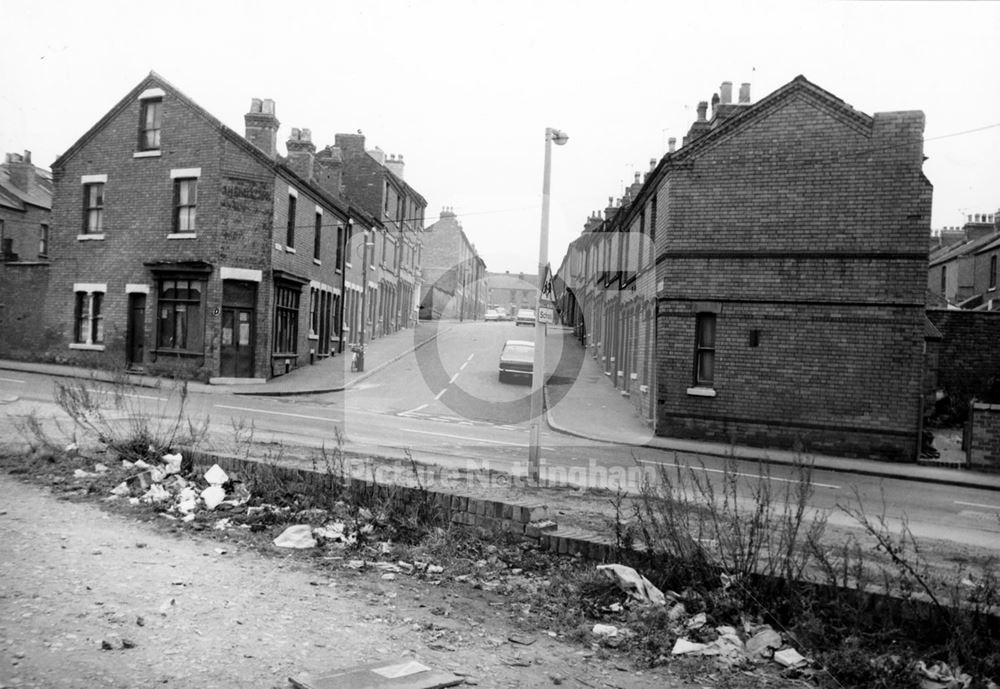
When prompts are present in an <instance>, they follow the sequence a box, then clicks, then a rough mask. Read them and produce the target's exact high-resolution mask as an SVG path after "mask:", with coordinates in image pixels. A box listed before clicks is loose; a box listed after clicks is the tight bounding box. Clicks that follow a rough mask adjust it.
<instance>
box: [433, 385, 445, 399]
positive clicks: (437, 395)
mask: <svg viewBox="0 0 1000 689" xmlns="http://www.w3.org/2000/svg"><path fill="white" fill-rule="evenodd" d="M447 390H448V388H445V389H444V390H442V391H441V392H439V393H438V394H436V395H434V399H436V400H439V399H441V395H443V394H444V393H445V392H446V391H447Z"/></svg>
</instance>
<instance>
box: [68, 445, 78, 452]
mask: <svg viewBox="0 0 1000 689" xmlns="http://www.w3.org/2000/svg"><path fill="white" fill-rule="evenodd" d="M79 449H80V446H79V445H77V444H76V443H70V444H69V445H67V446H66V449H65V452H76V451H77V450H79Z"/></svg>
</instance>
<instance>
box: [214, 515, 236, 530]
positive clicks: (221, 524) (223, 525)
mask: <svg viewBox="0 0 1000 689" xmlns="http://www.w3.org/2000/svg"><path fill="white" fill-rule="evenodd" d="M231 523H232V520H231V519H230V518H229V517H226V518H225V519H220V520H219V521H217V522H215V524H213V525H212V528H213V529H215V530H216V531H225V530H226V529H228V528H229V526H230V524H231Z"/></svg>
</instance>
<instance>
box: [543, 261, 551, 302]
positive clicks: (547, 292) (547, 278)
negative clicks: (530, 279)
mask: <svg viewBox="0 0 1000 689" xmlns="http://www.w3.org/2000/svg"><path fill="white" fill-rule="evenodd" d="M542 300H544V301H553V296H552V268H551V267H550V266H548V265H546V266H545V274H544V275H542Z"/></svg>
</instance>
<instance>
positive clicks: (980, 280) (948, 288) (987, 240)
mask: <svg viewBox="0 0 1000 689" xmlns="http://www.w3.org/2000/svg"><path fill="white" fill-rule="evenodd" d="M935 239H940V242H939V243H938V244H937V245H936V246H935V247H934V248H933V249H932V250H931V253H930V263H929V266H928V270H927V292H928V306H929V307H932V308H947V307H952V308H962V309H978V310H987V311H990V310H1000V295H998V294H997V261H998V255H1000V213H997V214H992V213H990V214H987V213H977V214H974V215H969V216H968V222H966V223H965V225H963V226H962V227H961V228H960V229H958V230H950V231H947V234H946V231H942V232H940V233H939V234H938V236H937V237H936V238H935Z"/></svg>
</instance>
